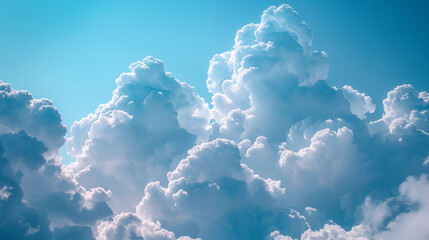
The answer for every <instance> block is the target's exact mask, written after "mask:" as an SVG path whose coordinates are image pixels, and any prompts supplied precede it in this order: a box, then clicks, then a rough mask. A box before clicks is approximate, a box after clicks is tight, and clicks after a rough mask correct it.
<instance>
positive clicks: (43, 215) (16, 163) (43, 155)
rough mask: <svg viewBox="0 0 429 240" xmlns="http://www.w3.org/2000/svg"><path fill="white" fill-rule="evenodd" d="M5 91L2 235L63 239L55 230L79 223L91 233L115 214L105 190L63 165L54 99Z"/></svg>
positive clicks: (0, 127) (0, 149)
mask: <svg viewBox="0 0 429 240" xmlns="http://www.w3.org/2000/svg"><path fill="white" fill-rule="evenodd" d="M0 95H1V100H0V106H1V107H0V111H1V115H2V117H1V120H0V122H1V123H0V166H1V168H0V169H1V171H0V211H1V213H2V214H1V217H0V238H2V239H64V238H62V237H57V234H56V232H55V231H54V232H52V228H53V227H56V228H55V229H58V231H60V232H61V231H62V230H64V228H65V227H67V226H69V227H70V229H74V230H73V231H74V232H77V231H78V228H77V227H75V226H73V224H75V223H84V224H86V225H87V226H82V229H86V230H85V232H86V233H85V235H87V236H92V230H91V227H94V226H95V224H96V221H98V220H100V219H102V218H105V217H107V216H109V215H111V214H112V212H111V209H110V207H109V206H108V205H107V204H106V200H107V197H105V198H98V199H96V198H95V197H94V196H95V195H97V194H95V193H94V192H96V191H97V190H99V191H101V192H103V191H104V189H103V190H100V189H97V190H95V189H90V190H86V189H85V188H83V187H81V186H79V185H78V183H77V182H76V181H75V179H74V178H73V177H72V176H70V175H69V174H67V172H66V171H65V170H64V168H63V167H62V165H61V163H60V157H59V155H58V151H59V148H60V147H61V145H62V144H64V141H65V137H64V134H65V127H64V125H63V124H62V122H61V116H60V114H59V112H58V111H57V109H56V108H54V107H53V105H52V102H51V101H49V100H47V99H33V98H32V97H31V94H30V93H28V92H27V91H23V90H13V89H12V88H11V87H10V85H9V84H6V83H3V82H0ZM104 192H105V191H104ZM92 193H94V194H92ZM58 196H61V197H58ZM100 205H101V206H102V207H100ZM61 229H62V230H61ZM69 232H70V231H69ZM60 235H61V234H60ZM78 236H81V235H78ZM87 239H91V238H87Z"/></svg>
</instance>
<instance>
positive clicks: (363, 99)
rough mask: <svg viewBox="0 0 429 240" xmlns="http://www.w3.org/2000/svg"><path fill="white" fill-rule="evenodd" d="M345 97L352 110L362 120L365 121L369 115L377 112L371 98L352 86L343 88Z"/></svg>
mask: <svg viewBox="0 0 429 240" xmlns="http://www.w3.org/2000/svg"><path fill="white" fill-rule="evenodd" d="M342 90H343V94H344V97H345V98H346V99H347V101H348V102H349V103H350V110H351V111H352V113H353V114H355V115H356V116H358V118H360V119H365V118H366V114H367V113H373V112H374V111H375V105H374V104H373V103H372V100H371V97H369V96H366V95H365V93H360V92H358V91H357V90H355V89H353V88H352V87H351V86H348V85H345V86H344V87H343V88H342Z"/></svg>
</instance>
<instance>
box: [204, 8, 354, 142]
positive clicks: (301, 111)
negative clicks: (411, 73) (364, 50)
mask: <svg viewBox="0 0 429 240" xmlns="http://www.w3.org/2000/svg"><path fill="white" fill-rule="evenodd" d="M328 71H329V61H328V59H327V55H326V53H324V52H319V51H313V50H312V34H311V32H310V31H309V29H308V26H307V24H306V23H304V22H303V21H301V20H300V19H299V16H298V14H297V13H296V12H295V11H294V10H293V9H292V8H291V7H289V6H288V5H282V6H280V7H278V8H276V7H271V8H269V9H267V10H266V11H265V12H264V14H263V15H262V17H261V22H260V23H258V24H249V25H246V26H244V27H243V28H242V29H241V30H239V31H238V32H237V35H236V38H235V45H234V48H233V49H232V50H231V51H228V52H225V53H222V54H218V55H216V56H214V58H213V59H212V60H211V62H210V68H209V72H208V79H207V87H208V88H209V90H210V92H211V93H213V98H212V99H213V106H214V108H213V109H212V112H213V116H214V118H215V120H216V123H214V124H213V127H214V128H213V138H216V137H219V136H220V137H226V138H230V139H234V140H237V141H239V140H243V139H245V138H249V139H255V138H256V137H258V136H265V137H267V138H268V139H269V140H270V141H271V142H277V143H279V142H281V141H283V140H284V138H285V137H286V135H285V134H286V133H287V131H288V130H289V128H290V127H291V126H292V125H293V124H294V123H295V122H297V121H299V120H302V119H304V118H306V117H308V116H310V115H318V116H326V117H327V116H329V117H332V116H335V117H338V116H342V115H348V114H351V111H350V104H349V103H348V101H347V100H346V99H345V98H344V96H343V94H342V93H341V92H340V91H339V90H336V89H334V88H331V87H329V86H328V85H327V84H326V83H325V82H324V81H318V80H324V79H326V77H327V76H328ZM357 105H358V104H357ZM357 105H356V106H357ZM268 106H269V107H268ZM354 107H355V106H354Z"/></svg>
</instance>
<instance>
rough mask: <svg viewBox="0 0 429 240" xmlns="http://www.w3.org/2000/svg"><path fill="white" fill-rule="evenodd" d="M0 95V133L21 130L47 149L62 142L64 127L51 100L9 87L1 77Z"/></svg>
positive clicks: (58, 145) (57, 146)
mask: <svg viewBox="0 0 429 240" xmlns="http://www.w3.org/2000/svg"><path fill="white" fill-rule="evenodd" d="M0 98H1V101H0V116H1V117H0V133H16V132H19V131H21V130H23V131H25V132H26V133H27V134H28V135H30V136H32V137H36V138H37V139H39V140H40V141H42V142H43V144H44V145H45V146H46V147H47V148H48V149H49V150H55V149H58V148H59V147H60V146H62V145H63V144H64V142H65V138H64V134H65V133H66V127H65V126H64V125H63V124H62V122H61V115H60V113H59V112H58V110H57V109H56V108H55V107H54V106H53V102H52V101H50V100H48V99H45V98H42V99H33V97H32V95H31V94H30V93H29V92H28V91H25V90H13V89H12V88H11V86H10V84H8V83H4V82H2V81H0Z"/></svg>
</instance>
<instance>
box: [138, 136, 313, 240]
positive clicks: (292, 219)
mask: <svg viewBox="0 0 429 240" xmlns="http://www.w3.org/2000/svg"><path fill="white" fill-rule="evenodd" d="M168 179H169V184H168V187H167V188H164V187H162V186H160V184H159V182H152V183H150V184H148V185H147V187H146V190H145V196H144V198H143V199H142V201H141V202H140V204H139V206H138V207H137V214H138V215H139V216H140V217H141V218H143V219H150V220H152V221H159V222H160V223H161V225H162V226H163V227H165V228H167V229H170V230H172V231H173V232H175V233H176V234H179V235H186V236H190V237H194V238H197V237H198V238H202V239H239V238H254V239H261V238H264V237H265V236H267V234H269V233H270V230H272V229H282V230H285V231H286V229H287V231H288V232H291V231H295V232H298V233H299V232H300V231H302V230H305V229H306V228H307V225H306V222H305V219H303V218H301V217H300V214H299V213H298V212H296V211H294V210H291V209H288V208H285V205H284V192H285V189H284V188H282V187H280V182H279V181H274V180H271V179H264V178H261V177H259V176H258V175H255V174H254V173H253V172H252V170H251V169H249V168H248V167H247V166H246V165H244V164H242V163H241V159H240V152H239V149H238V147H237V146H236V144H235V143H234V142H231V141H229V140H223V139H217V140H214V141H212V142H209V143H203V144H201V145H198V146H196V147H194V148H193V149H191V150H190V151H189V156H187V157H186V158H185V159H183V160H182V161H180V163H179V164H178V166H177V168H176V169H175V170H174V171H172V172H170V173H169V174H168Z"/></svg>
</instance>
